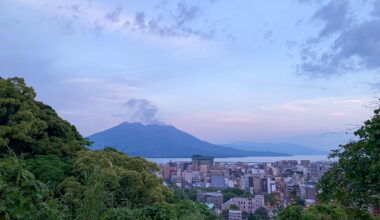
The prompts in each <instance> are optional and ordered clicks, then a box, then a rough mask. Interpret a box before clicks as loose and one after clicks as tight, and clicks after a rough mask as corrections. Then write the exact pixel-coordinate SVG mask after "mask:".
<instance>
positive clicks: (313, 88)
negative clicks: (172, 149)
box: [0, 0, 380, 150]
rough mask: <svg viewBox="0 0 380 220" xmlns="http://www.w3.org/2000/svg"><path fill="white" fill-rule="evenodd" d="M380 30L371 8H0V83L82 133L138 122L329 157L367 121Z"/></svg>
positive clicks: (366, 4) (327, 1) (246, 4)
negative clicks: (18, 82) (13, 84)
mask: <svg viewBox="0 0 380 220" xmlns="http://www.w3.org/2000/svg"><path fill="white" fill-rule="evenodd" d="M379 24H380V1H378V0H377V1H349V0H344V1H336V0H333V1H331V0H324V1H313V0H288V1H281V2H278V1H273V0H272V1H265V2H259V1H242V2H239V3H234V4H232V3H231V2H227V1H222V0H212V1H211V0H210V1H182V0H181V1H164V0H163V1H155V2H152V1H138V2H137V1H136V2H124V1H74V0H70V1H54V2H50V1H43V0H41V1H37V0H33V1H26V0H25V1H23V0H17V1H12V2H5V1H3V2H0V27H1V28H2V31H1V32H2V34H1V35H0V42H1V43H0V46H1V48H2V49H1V50H0V76H1V77H14V76H20V77H24V78H25V79H26V81H27V83H28V84H29V85H32V86H33V87H34V88H35V89H36V91H37V94H38V97H37V98H38V99H39V100H41V101H43V102H45V103H47V104H49V105H51V106H53V107H54V109H56V110H57V112H58V113H59V114H60V115H61V116H62V117H63V118H65V119H66V120H68V121H70V122H71V123H73V124H74V125H75V126H76V127H77V128H78V129H79V131H80V132H81V133H82V134H83V135H85V136H88V135H90V134H93V133H95V132H98V131H101V130H105V129H107V128H110V127H112V126H115V125H116V124H119V123H121V122H123V121H140V122H143V123H164V124H171V125H174V126H176V127H178V128H180V129H182V130H184V131H187V132H189V133H191V134H193V135H195V136H197V137H199V138H201V139H204V140H207V141H210V142H212V143H217V144H220V143H227V142H234V141H242V140H251V141H264V142H270V141H274V142H284V141H287V142H294V143H298V144H304V145H308V146H311V147H315V148H320V149H323V150H326V149H331V148H334V147H337V145H338V144H343V143H342V141H345V140H347V139H348V136H346V135H344V133H345V132H351V130H352V129H356V128H357V125H360V124H361V123H362V122H363V121H364V120H365V119H367V118H368V117H369V116H370V115H371V112H372V108H371V105H372V103H373V102H374V101H376V100H377V96H378V94H379V90H378V89H379V84H380V79H379V77H378V70H379V67H380V61H379V59H378V58H377V57H378V56H380V47H379V46H378V45H379V43H380V33H379V30H378V29H376V28H374V27H377V26H378V25H379ZM359 46H360V47H359ZM368 106H369V107H368Z"/></svg>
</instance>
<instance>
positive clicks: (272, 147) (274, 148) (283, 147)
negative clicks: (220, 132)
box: [223, 141, 328, 155]
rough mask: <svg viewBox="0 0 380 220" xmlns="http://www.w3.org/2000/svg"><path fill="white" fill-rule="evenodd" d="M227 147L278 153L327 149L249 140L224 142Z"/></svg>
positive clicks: (313, 151)
mask: <svg viewBox="0 0 380 220" xmlns="http://www.w3.org/2000/svg"><path fill="white" fill-rule="evenodd" d="M223 146H226V147H233V148H236V149H239V150H247V151H251V150H252V151H260V152H262V151H271V152H277V153H287V154H293V155H325V154H328V153H327V152H325V151H320V150H316V149H313V148H310V147H306V146H301V145H297V144H292V143H256V142H248V141H240V142H234V143H230V144H223Z"/></svg>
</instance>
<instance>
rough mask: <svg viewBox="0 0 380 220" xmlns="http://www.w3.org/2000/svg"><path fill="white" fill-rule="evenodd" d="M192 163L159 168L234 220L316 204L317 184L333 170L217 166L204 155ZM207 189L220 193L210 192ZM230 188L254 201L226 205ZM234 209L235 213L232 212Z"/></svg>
mask: <svg viewBox="0 0 380 220" xmlns="http://www.w3.org/2000/svg"><path fill="white" fill-rule="evenodd" d="M191 159H192V160H191V161H183V162H181V161H177V162H169V163H163V164H159V166H160V170H161V171H160V173H159V175H160V176H162V178H163V179H164V180H165V182H166V183H170V184H172V185H175V186H177V187H183V188H190V187H196V188H197V189H199V191H198V193H197V200H198V201H200V202H202V203H205V204H208V205H211V207H212V208H213V209H214V210H215V212H216V213H218V214H220V213H225V212H226V211H224V210H228V215H229V216H231V218H230V219H244V213H254V212H255V211H256V209H258V208H260V207H263V208H265V209H267V211H268V213H272V212H273V211H275V210H276V209H278V208H279V207H285V206H287V205H289V204H296V203H298V204H302V205H305V206H308V205H310V204H314V203H315V200H316V198H315V196H316V193H317V190H316V183H317V182H318V179H319V178H320V177H321V176H322V175H323V173H324V172H326V171H327V170H328V169H329V168H330V166H331V162H329V161H323V162H310V161H309V160H301V161H297V160H280V161H276V162H271V163H243V162H214V158H213V157H210V156H202V155H194V156H193V157H192V158H191ZM207 188H213V189H220V190H219V191H216V192H215V191H214V192H209V190H207ZM228 188H240V189H242V190H244V191H246V192H249V193H250V195H252V197H251V198H239V197H235V198H231V199H230V200H228V201H224V199H223V193H222V191H225V189H228ZM231 205H233V207H235V210H229V207H231ZM236 207H238V209H237V210H236ZM223 211H224V212H223ZM230 212H231V213H230ZM239 213H240V215H239ZM239 216H241V217H240V218H239Z"/></svg>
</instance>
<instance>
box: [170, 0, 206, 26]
mask: <svg viewBox="0 0 380 220" xmlns="http://www.w3.org/2000/svg"><path fill="white" fill-rule="evenodd" d="M200 11H201V10H200V8H199V7H198V6H196V5H189V4H187V3H186V2H185V1H180V2H178V3H177V15H176V20H177V21H176V22H177V26H179V27H182V26H183V25H185V24H186V23H189V22H191V21H193V20H194V19H196V18H198V17H199V15H200V14H201V13H200Z"/></svg>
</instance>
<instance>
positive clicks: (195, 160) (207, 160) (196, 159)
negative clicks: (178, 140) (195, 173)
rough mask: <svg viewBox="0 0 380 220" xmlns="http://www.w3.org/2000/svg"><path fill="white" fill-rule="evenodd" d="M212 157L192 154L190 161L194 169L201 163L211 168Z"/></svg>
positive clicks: (197, 168)
mask: <svg viewBox="0 0 380 220" xmlns="http://www.w3.org/2000/svg"><path fill="white" fill-rule="evenodd" d="M214 158H215V157H210V156H202V155H193V156H192V157H191V163H192V165H193V168H194V169H195V170H199V169H200V168H201V165H204V166H206V167H208V168H211V167H213V166H214Z"/></svg>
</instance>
